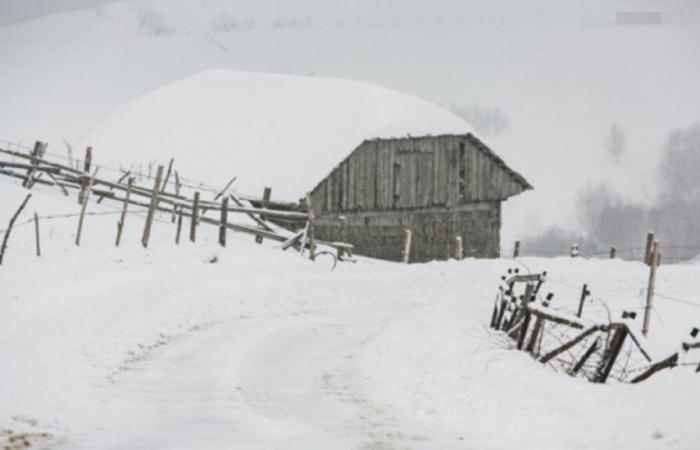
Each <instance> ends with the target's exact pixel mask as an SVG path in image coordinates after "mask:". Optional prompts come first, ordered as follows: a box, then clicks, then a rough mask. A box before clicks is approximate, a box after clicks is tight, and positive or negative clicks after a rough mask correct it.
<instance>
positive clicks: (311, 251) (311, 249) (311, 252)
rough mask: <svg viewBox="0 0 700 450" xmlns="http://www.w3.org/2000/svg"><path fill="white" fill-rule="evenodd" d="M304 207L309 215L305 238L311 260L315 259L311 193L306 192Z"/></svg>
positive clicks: (313, 216)
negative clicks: (307, 241)
mask: <svg viewBox="0 0 700 450" xmlns="http://www.w3.org/2000/svg"><path fill="white" fill-rule="evenodd" d="M306 208H307V209H308V211H307V213H308V215H309V222H308V223H309V233H308V235H307V238H308V240H309V259H310V260H311V261H315V260H316V239H315V234H316V232H315V229H316V226H315V218H316V217H315V216H316V215H315V214H314V207H313V205H312V204H311V195H310V194H308V193H307V194H306Z"/></svg>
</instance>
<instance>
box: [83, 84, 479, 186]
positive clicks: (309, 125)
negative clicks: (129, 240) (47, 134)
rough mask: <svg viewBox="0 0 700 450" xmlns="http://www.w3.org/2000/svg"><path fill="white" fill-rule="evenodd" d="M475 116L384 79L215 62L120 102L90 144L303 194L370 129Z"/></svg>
mask: <svg viewBox="0 0 700 450" xmlns="http://www.w3.org/2000/svg"><path fill="white" fill-rule="evenodd" d="M470 131H472V128H471V126H470V125H469V124H468V123H467V122H465V121H464V120H462V119H461V118H459V117H457V116H456V115H454V114H452V113H451V112H449V111H447V110H445V109H443V108H440V107H438V106H435V105H433V104H431V103H429V102H427V101H424V100H421V99H418V98H415V97H412V96H409V95H405V94H401V93H399V92H396V91H393V90H389V89H385V88H382V87H379V86H376V85H372V84H368V83H362V82H355V81H346V80H336V79H328V78H316V77H300V76H289V75H273V74H263V73H249V72H238V71H230V70H210V71H206V72H203V73H200V74H198V75H195V76H193V77H190V78H187V79H184V80H182V81H179V82H176V83H173V84H170V85H168V86H165V87H163V88H161V89H158V90H156V91H154V92H152V93H150V94H147V95H145V96H143V97H140V98H137V99H136V100H133V101H130V102H128V103H126V104H125V105H123V106H122V107H120V108H119V109H118V110H117V111H116V112H115V113H114V115H113V116H112V117H111V118H110V119H108V120H107V121H106V123H104V124H103V125H102V126H101V127H99V128H98V130H97V131H96V132H94V133H93V134H91V135H90V136H88V138H87V139H86V140H85V142H84V144H85V145H91V146H93V147H94V148H95V151H96V160H97V161H98V163H102V164H113V165H117V164H119V165H121V166H122V167H128V166H129V164H131V163H135V164H136V166H138V165H141V166H142V170H143V168H144V167H147V166H148V165H149V163H151V162H153V161H155V162H157V163H159V164H166V163H167V162H168V159H169V158H170V157H172V158H175V166H176V168H179V170H180V172H181V174H182V175H185V176H187V177H189V178H194V179H197V180H200V181H204V182H206V183H208V184H210V185H215V186H216V185H219V184H221V185H223V184H225V183H226V181H227V180H228V179H230V178H231V177H232V176H234V175H235V176H237V177H238V181H237V182H236V187H237V188H238V190H239V191H241V192H242V193H244V194H259V193H260V192H261V191H262V189H263V187H264V186H271V187H272V188H273V191H272V192H273V197H275V198H277V199H284V200H297V199H299V198H300V197H302V196H303V195H304V194H305V193H306V192H307V191H308V190H310V189H311V188H312V187H313V186H314V185H315V184H316V183H317V182H318V181H319V180H321V178H323V177H324V176H325V175H326V173H328V172H329V171H330V170H331V169H332V168H333V167H334V166H335V165H336V164H338V163H339V162H340V161H341V160H342V159H343V158H344V157H345V156H347V155H348V154H349V153H350V152H351V151H352V150H353V149H354V148H355V147H357V146H358V145H359V144H360V143H362V141H363V140H365V139H371V138H377V137H397V136H405V135H414V136H415V135H425V134H441V133H466V132H470Z"/></svg>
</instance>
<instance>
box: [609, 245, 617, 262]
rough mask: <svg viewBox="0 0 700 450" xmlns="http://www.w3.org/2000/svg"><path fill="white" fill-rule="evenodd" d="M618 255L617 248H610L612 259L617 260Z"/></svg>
mask: <svg viewBox="0 0 700 450" xmlns="http://www.w3.org/2000/svg"><path fill="white" fill-rule="evenodd" d="M616 253H617V249H616V248H615V247H610V259H615V254H616Z"/></svg>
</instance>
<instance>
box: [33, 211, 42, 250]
mask: <svg viewBox="0 0 700 450" xmlns="http://www.w3.org/2000/svg"><path fill="white" fill-rule="evenodd" d="M34 237H35V241H36V256H41V239H40V237H39V214H37V213H36V212H34Z"/></svg>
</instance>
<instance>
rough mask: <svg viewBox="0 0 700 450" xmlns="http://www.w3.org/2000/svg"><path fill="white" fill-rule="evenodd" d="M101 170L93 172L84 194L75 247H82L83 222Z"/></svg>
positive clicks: (96, 168)
mask: <svg viewBox="0 0 700 450" xmlns="http://www.w3.org/2000/svg"><path fill="white" fill-rule="evenodd" d="M88 149H90V150H92V149H91V148H90V147H88ZM99 169H100V168H99V167H95V171H94V172H92V177H90V181H89V182H88V186H87V189H86V190H85V192H84V194H83V203H82V206H81V207H80V218H79V219H78V233H77V234H76V235H75V245H77V246H80V236H81V235H82V233H83V221H84V220H85V210H87V204H88V201H89V200H90V192H92V185H93V184H94V183H95V177H96V176H97V171H98V170H99Z"/></svg>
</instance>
